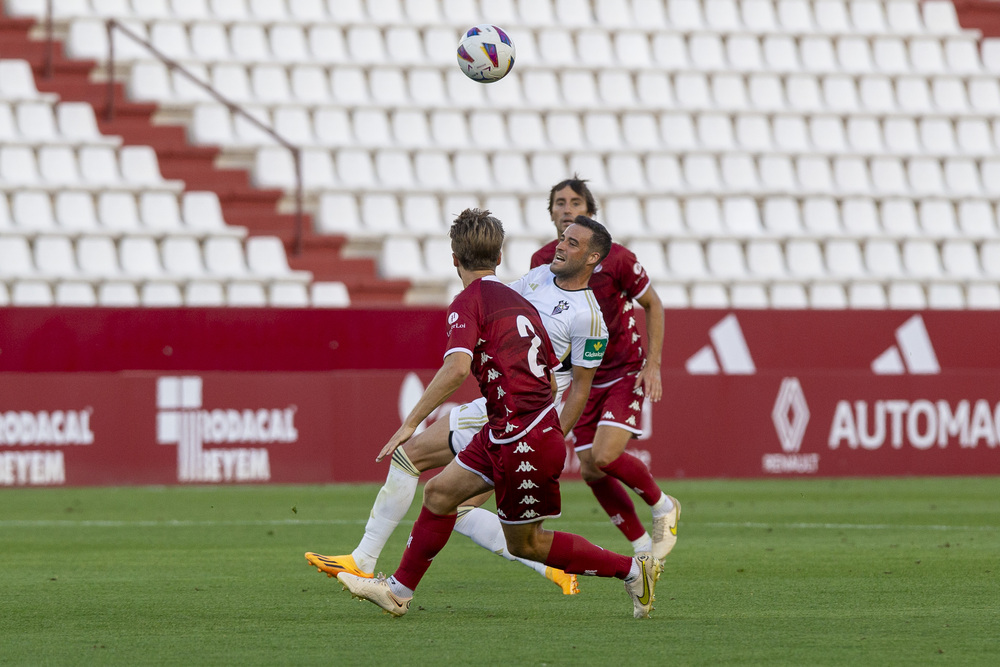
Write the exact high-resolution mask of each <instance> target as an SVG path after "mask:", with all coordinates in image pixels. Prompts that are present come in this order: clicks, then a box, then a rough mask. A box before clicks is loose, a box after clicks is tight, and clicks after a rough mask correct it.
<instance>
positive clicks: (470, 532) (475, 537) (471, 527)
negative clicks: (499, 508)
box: [455, 507, 652, 577]
mask: <svg viewBox="0 0 1000 667" xmlns="http://www.w3.org/2000/svg"><path fill="white" fill-rule="evenodd" d="M455 531H456V532H458V533H461V534H462V535H465V536H466V537H468V538H469V539H470V540H472V541H473V542H475V543H476V544H478V545H479V546H481V547H482V548H484V549H486V550H487V551H492V552H493V553H495V554H497V555H498V556H503V557H504V558H506V559H507V560H516V561H517V562H518V563H521V564H522V565H526V566H528V567H530V568H531V569H532V570H534V571H535V572H537V573H538V574H540V575H542V576H543V577H544V576H545V564H544V563H536V562H535V561H533V560H525V559H523V558H517V557H515V556H513V555H511V553H510V551H508V550H507V539H506V538H505V537H504V535H503V526H502V525H501V524H500V517H498V516H497V515H496V514H494V513H493V512H488V511H487V510H484V509H483V508H481V507H472V508H469V507H460V508H458V520H457V521H456V522H455ZM650 548H652V547H650Z"/></svg>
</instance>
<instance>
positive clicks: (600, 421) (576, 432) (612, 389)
mask: <svg viewBox="0 0 1000 667" xmlns="http://www.w3.org/2000/svg"><path fill="white" fill-rule="evenodd" d="M643 400H644V395H643V393H642V385H639V386H638V387H636V386H635V376H634V375H626V376H625V377H623V378H622V379H620V380H618V381H617V382H614V383H612V384H610V385H606V386H603V387H594V388H592V389H591V390H590V398H588V399H587V405H586V407H584V408H583V414H582V415H580V420H579V421H578V422H577V423H576V426H574V427H573V436H574V437H575V438H576V443H575V445H574V447H575V449H576V451H580V450H581V449H589V448H590V447H592V446H593V445H594V434H595V433H597V427H598V426H601V425H608V426H617V427H618V428H623V429H625V430H626V431H631V432H632V433H635V434H636V435H639V434H641V433H642V403H643Z"/></svg>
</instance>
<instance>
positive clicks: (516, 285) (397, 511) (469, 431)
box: [306, 216, 611, 595]
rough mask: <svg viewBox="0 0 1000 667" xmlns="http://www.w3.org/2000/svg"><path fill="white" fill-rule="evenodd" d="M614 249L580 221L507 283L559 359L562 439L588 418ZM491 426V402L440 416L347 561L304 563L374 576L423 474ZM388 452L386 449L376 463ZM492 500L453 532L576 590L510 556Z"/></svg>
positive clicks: (557, 574)
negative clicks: (541, 261)
mask: <svg viewBox="0 0 1000 667" xmlns="http://www.w3.org/2000/svg"><path fill="white" fill-rule="evenodd" d="M610 250H611V235H610V234H609V233H608V231H607V229H606V228H605V227H604V225H602V224H601V223H599V222H597V221H596V220H591V219H590V218H587V217H584V216H580V217H579V218H577V220H576V222H575V223H574V224H571V225H569V226H568V227H567V228H566V230H565V231H564V232H563V235H562V239H561V240H560V242H559V245H558V246H557V248H556V252H555V257H554V259H553V261H552V263H551V264H548V265H543V266H539V267H536V268H534V269H532V270H531V271H529V272H528V273H527V274H525V275H524V276H523V277H521V278H520V279H519V280H515V281H514V282H512V283H510V285H509V286H510V287H511V288H513V289H514V290H515V291H517V292H518V293H519V294H521V296H523V297H524V298H525V299H527V300H528V301H529V302H530V303H531V304H532V305H533V306H534V307H535V309H536V310H537V311H538V313H539V314H540V315H541V319H542V322H543V324H544V325H545V329H546V332H547V333H548V335H549V339H550V340H551V342H552V346H553V348H554V349H555V352H556V355H557V356H558V357H559V359H560V361H561V362H562V364H561V365H560V367H559V368H558V369H557V372H556V381H557V384H558V393H557V394H556V399H555V403H556V404H557V405H559V402H560V399H563V404H562V406H561V408H560V417H559V421H560V425H561V427H562V431H563V435H567V434H569V432H570V431H571V430H572V428H573V426H574V425H575V424H576V421H577V420H578V419H579V418H580V415H581V414H582V413H583V409H584V406H585V405H586V403H587V398H588V396H589V395H590V387H591V383H592V381H593V378H594V374H595V372H596V371H597V367H598V366H599V365H600V364H601V359H603V358H604V350H605V348H606V347H607V342H608V330H607V327H606V326H605V324H604V318H603V316H602V314H601V309H600V306H599V305H598V304H597V299H596V298H595V297H594V294H593V292H592V291H591V290H590V288H589V287H588V286H587V285H588V282H589V281H590V276H591V275H592V274H593V272H594V270H595V269H596V268H597V267H598V265H600V263H601V261H602V260H603V259H604V258H605V257H606V256H607V254H608V252H609V251H610ZM567 387H569V389H568V391H567ZM486 421H487V417H486V399H484V398H480V399H477V400H475V401H472V402H471V403H466V404H464V405H461V406H458V407H456V408H454V409H452V411H451V413H450V414H449V418H448V420H444V419H439V420H438V421H436V422H435V423H433V424H431V425H430V426H429V427H428V428H427V429H426V430H425V431H423V432H422V433H420V434H419V435H416V436H414V437H413V438H411V439H410V440H409V441H407V442H406V443H405V444H404V445H403V446H402V447H399V448H398V449H396V450H395V452H393V454H392V463H391V465H390V468H389V474H388V476H387V477H386V482H385V484H384V485H383V486H382V488H381V489H380V490H379V493H378V496H377V497H376V499H375V504H374V505H373V506H372V511H371V515H370V517H369V519H368V523H367V524H366V525H365V534H364V537H363V538H362V539H361V542H360V543H359V544H358V547H357V548H356V549H355V550H354V551H353V552H352V553H351V554H347V555H343V556H324V555H322V554H318V553H314V552H308V553H306V561H307V562H308V563H309V564H311V565H313V566H315V567H316V568H317V569H318V570H319V571H320V572H325V573H326V574H327V575H328V576H330V577H335V576H337V574H339V573H340V572H348V573H350V574H354V575H357V576H360V577H372V576H374V572H375V565H376V563H377V561H378V557H379V555H380V554H381V552H382V549H383V547H385V544H386V542H387V541H388V539H389V536H390V535H391V534H392V532H393V530H395V528H396V526H397V525H399V522H400V521H401V520H402V519H403V516H405V514H406V512H407V510H408V509H409V508H410V505H411V504H412V503H413V497H414V495H416V490H417V482H418V480H419V477H420V473H422V472H424V471H426V470H432V469H434V468H439V467H441V466H444V465H447V464H448V462H450V461H451V459H452V458H454V457H455V456H456V455H457V454H458V453H459V452H460V451H462V450H463V449H464V448H465V447H466V446H467V445H468V444H469V441H470V440H472V437H473V436H474V435H475V434H476V433H477V432H478V431H479V430H480V429H481V428H482V427H483V426H484V425H485V424H486ZM384 455H385V452H384V451H383V452H381V453H380V454H379V456H378V457H377V458H376V461H380V460H382V458H383V456H384ZM488 495H489V494H486V495H484V496H480V497H478V498H475V499H473V500H472V501H470V503H471V504H470V505H467V506H463V507H460V508H459V512H458V521H457V523H456V524H455V530H456V531H458V532H459V533H461V534H463V535H465V536H467V537H469V538H470V539H472V541H473V542H475V543H476V544H478V545H480V546H481V547H483V548H485V549H488V550H490V551H492V552H494V553H496V554H498V555H501V556H503V557H504V558H506V559H508V560H517V561H518V562H521V563H523V564H524V565H526V566H528V567H530V568H532V569H533V570H535V571H536V572H538V573H539V574H541V575H543V576H545V577H546V578H548V579H550V580H551V581H553V582H554V583H556V584H557V585H558V586H559V587H560V588H561V589H562V591H563V593H564V594H566V595H573V594H575V593H578V592H579V586H578V583H577V579H576V575H574V574H566V573H565V572H563V571H562V570H557V569H554V568H551V567H546V566H545V565H544V564H542V563H536V562H534V561H528V560H524V559H521V558H515V557H514V556H512V555H511V554H510V552H509V551H508V550H507V546H506V540H505V538H504V534H503V529H502V527H501V524H500V519H499V518H498V517H497V516H496V515H495V514H494V513H492V512H489V511H487V510H484V509H482V508H480V507H478V505H479V504H481V503H482V502H483V501H485V500H486V498H487V497H488Z"/></svg>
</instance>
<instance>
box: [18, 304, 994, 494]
mask: <svg viewBox="0 0 1000 667" xmlns="http://www.w3.org/2000/svg"><path fill="white" fill-rule="evenodd" d="M24 311H25V309H0V487H5V486H6V487H10V486H51V485H98V484H108V485H110V484H232V483H267V482H274V483H316V482H344V481H352V482H353V481H379V480H382V479H384V477H385V472H386V464H385V463H382V464H375V462H374V456H375V454H376V453H377V452H378V450H379V449H380V448H381V446H382V444H384V442H385V440H386V439H388V437H389V436H390V435H391V434H392V433H393V432H394V431H395V430H396V428H397V427H398V426H399V424H400V420H401V417H402V415H403V414H405V413H406V412H408V410H409V408H410V407H411V406H412V405H413V404H414V403H415V401H416V399H417V398H418V397H419V395H420V392H421V391H422V390H423V386H424V385H425V384H426V383H427V382H429V381H430V378H431V377H432V376H433V372H434V368H435V367H436V365H437V364H438V363H439V360H440V350H441V349H442V347H443V338H444V336H443V326H441V324H442V323H443V321H444V313H443V311H432V310H419V311H388V310H387V311H382V312H380V313H379V314H378V317H375V316H374V315H371V314H370V313H367V312H361V313H360V314H359V313H356V312H355V311H338V312H337V313H336V314H335V315H330V314H329V313H323V314H320V315H318V316H317V318H318V319H315V320H311V319H310V318H309V317H308V313H311V312H313V311H296V312H297V313H298V314H296V315H295V316H294V317H293V318H292V319H291V320H288V321H285V320H282V318H281V317H276V316H275V314H274V313H275V311H268V313H267V317H265V318H263V319H260V320H259V321H258V318H256V317H254V316H253V312H252V311H246V312H244V313H240V314H239V315H238V316H236V315H234V314H233V313H232V311H227V312H222V313H218V314H215V315H213V313H214V312H216V311H205V312H204V313H200V314H199V315H198V318H200V320H198V322H197V323H196V324H192V326H194V328H195V330H196V331H197V332H199V334H198V335H192V334H190V333H188V332H185V331H184V330H183V327H180V328H178V325H177V322H176V321H172V320H171V321H172V322H173V323H172V324H170V325H169V326H168V325H166V324H165V322H162V321H160V319H163V318H166V319H170V317H171V316H172V315H171V311H147V312H145V313H144V315H143V319H144V321H145V322H146V325H144V326H147V327H148V330H145V329H143V327H142V326H140V325H138V324H137V323H136V322H137V321H136V320H134V319H130V318H135V317H137V316H135V315H132V314H131V313H134V312H136V311H134V310H133V311H129V312H127V313H125V314H123V315H111V314H109V313H108V312H103V313H102V312H97V311H88V310H77V311H75V312H76V313H77V320H76V321H74V320H73V319H72V318H68V317H66V316H65V313H64V312H63V311H61V310H55V311H51V312H56V313H58V324H51V323H49V324H48V325H45V324H44V323H45V322H46V320H45V318H44V317H42V316H41V313H43V312H45V311H33V312H32V314H31V316H30V317H27V318H26V316H24V315H23V314H22V313H24ZM11 313H16V315H14V316H12V315H11ZM183 317H192V316H190V315H186V314H185V315H184V316H183ZM216 317H218V318H219V321H220V322H221V324H220V325H219V328H218V329H216V328H215V326H214V325H213V322H214V318H216ZM234 317H235V319H233V318H234ZM12 318H13V319H12ZM998 318H1000V314H997V313H992V312H972V311H963V312H922V313H913V312H901V311H671V312H669V313H668V315H667V322H666V342H665V344H664V352H663V370H662V373H663V383H664V398H663V400H662V401H660V402H658V403H656V404H654V405H651V406H647V408H648V409H647V410H646V412H645V415H644V424H643V426H644V433H643V435H642V436H641V437H640V438H638V439H636V440H635V441H633V445H632V446H631V450H632V451H633V452H634V453H636V454H637V455H638V456H640V457H641V458H642V459H643V460H644V461H646V462H647V464H648V465H649V466H650V468H651V469H652V471H653V473H654V474H655V475H656V476H658V477H759V476H845V475H848V476H861V475H910V474H931V475H934V474H948V475H951V474H998V473H1000V444H998V443H1000V344H998V342H997V340H996V336H995V335H994V333H993V332H994V331H995V330H996V328H997V327H996V325H997V323H998ZM196 319H197V318H196ZM15 320H16V326H13V325H11V322H12V321H15ZM29 320H30V321H33V322H35V323H36V324H37V325H38V326H39V327H40V329H41V331H40V332H39V330H36V334H37V336H38V337H35V336H34V335H33V334H32V329H31V326H29V324H26V322H29ZM192 321H194V320H192ZM278 321H281V322H284V324H283V325H282V326H289V324H288V323H289V322H294V324H295V326H297V327H304V328H305V329H306V330H304V331H299V332H298V333H297V334H296V335H294V336H289V337H288V338H287V339H283V338H282V337H281V336H277V335H275V334H274V332H273V331H263V330H264V329H270V328H272V327H274V326H277V325H275V322H278ZM109 322H115V323H117V325H119V326H121V327H123V328H124V329H128V330H129V331H131V332H132V333H133V334H134V335H137V336H140V337H142V336H145V337H146V338H145V340H146V342H145V343H143V342H141V341H132V343H130V344H129V345H128V346H126V347H127V348H128V349H129V350H130V351H127V352H125V358H126V359H127V362H128V363H127V364H124V363H122V362H121V361H116V357H115V346H121V340H120V338H119V337H118V336H116V335H109V336H108V337H107V339H106V340H105V339H102V338H101V336H100V335H99V334H98V332H99V331H100V330H101V327H102V326H105V325H107V324H108V323H109ZM255 322H257V323H256V324H255ZM188 323H189V324H190V323H191V322H190V321H189V322H188ZM411 323H412V324H413V326H412V327H411V326H410V324H411ZM237 325H238V326H237ZM46 326H48V327H50V328H51V327H55V328H56V329H58V330H59V331H60V332H61V333H60V334H59V336H57V338H59V340H60V341H61V342H62V347H61V348H59V349H55V348H51V346H52V345H53V344H54V343H53V340H54V339H53V338H52V335H53V334H52V333H51V331H50V330H49V329H47V328H46ZM278 328H279V329H281V330H284V329H282V327H281V326H279V327H278ZM258 329H261V330H258ZM46 331H47V332H48V333H46ZM178 331H180V333H178ZM199 336H200V337H201V338H202V340H203V341H204V348H205V349H203V350H200V351H197V352H196V351H195V348H196V347H197V346H198V344H199V343H198V337H199ZM102 340H105V342H104V343H101V341H102ZM330 340H340V341H343V346H344V347H345V348H347V349H348V350H349V354H346V355H338V354H332V353H330V352H329V350H330V346H329V341H330ZM46 341H47V342H46ZM164 341H173V342H174V343H176V342H177V341H183V343H182V345H181V346H182V347H183V348H184V349H186V350H187V351H186V352H185V353H184V355H182V356H184V358H185V359H186V360H187V361H186V365H185V366H175V365H174V364H173V362H167V363H165V362H164V361H163V359H164V357H163V354H162V350H161V349H160V348H159V347H158V346H159V345H160V344H161V343H163V342H164ZM247 341H254V342H253V344H251V343H248V342H247ZM259 341H266V344H265V343H260V342H259ZM102 345H103V347H102ZM227 345H231V346H232V349H229V348H227ZM88 346H97V347H100V348H101V349H99V350H92V354H90V356H89V358H88V359H82V358H81V357H84V356H87V355H86V354H84V353H83V350H85V349H87V348H88ZM323 346H326V349H327V352H321V350H322V348H323ZM189 347H190V349H188V348H189ZM46 348H51V349H53V350H54V355H55V356H54V357H52V358H48V359H43V358H44V356H45V355H44V354H43V351H44V349H46ZM338 348H339V346H338ZM213 349H222V350H225V349H229V351H228V352H221V353H220V354H219V355H214V356H213V354H212V353H211V351H212V350H213ZM60 350H61V352H60ZM142 350H146V352H143V351H142ZM234 350H242V352H241V353H237V352H235V351H234ZM251 351H252V352H253V354H251ZM60 354H62V355H63V356H61V357H60V356H59V355H60ZM313 355H315V356H316V357H317V363H316V364H315V366H316V368H315V369H309V368H308V364H307V362H308V360H309V358H310V357H311V356H313ZM234 358H235V359H239V362H238V363H237V362H234V361H233V359H234ZM144 359H145V361H144ZM220 359H221V361H220ZM32 360H36V361H32ZM37 360H41V361H37ZM95 360H96V361H95ZM80 368H85V369H87V370H86V371H85V372H80V371H78V370H77V369H80ZM476 391H477V390H476V387H475V385H474V384H473V383H472V382H471V381H470V382H467V383H466V385H464V386H463V387H462V389H461V390H460V392H459V393H458V394H457V395H456V396H455V397H454V398H455V400H456V401H464V400H470V399H472V398H475V396H476ZM447 409H448V406H447V405H446V406H442V409H441V410H439V412H438V413H437V414H436V415H434V416H433V418H439V417H441V416H442V415H444V414H446V411H447ZM567 461H568V465H567V474H568V475H572V474H574V472H575V471H574V466H573V463H574V461H573V458H572V457H571V456H570V457H568V458H567Z"/></svg>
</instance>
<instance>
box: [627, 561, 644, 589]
mask: <svg viewBox="0 0 1000 667" xmlns="http://www.w3.org/2000/svg"><path fill="white" fill-rule="evenodd" d="M640 574H642V567H640V566H639V561H638V559H635V558H633V559H632V568H631V569H630V570H629V571H628V574H627V575H625V583H627V584H631V583H632V582H633V581H635V580H636V579H638V578H639V575H640Z"/></svg>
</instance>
